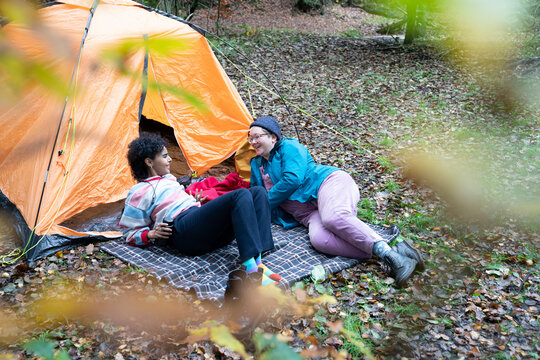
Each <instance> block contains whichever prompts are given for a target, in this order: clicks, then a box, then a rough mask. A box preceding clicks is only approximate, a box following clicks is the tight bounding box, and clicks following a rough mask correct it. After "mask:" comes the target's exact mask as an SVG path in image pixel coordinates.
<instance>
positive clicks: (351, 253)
mask: <svg viewBox="0 0 540 360" xmlns="http://www.w3.org/2000/svg"><path fill="white" fill-rule="evenodd" d="M359 201H360V192H359V191H358V186H357V185H356V183H355V182H354V180H353V179H352V177H351V176H350V175H349V174H347V173H346V172H345V171H334V172H333V173H332V174H330V175H329V176H328V177H327V178H326V179H325V180H324V181H323V183H322V184H321V187H320V188H319V194H318V198H317V207H318V209H317V210H314V211H313V212H311V213H310V214H309V215H307V216H306V217H304V218H303V219H297V220H298V221H299V222H300V223H302V224H303V225H305V226H307V227H308V228H309V239H310V241H311V244H312V245H313V247H314V248H315V249H316V250H317V251H320V252H322V253H325V254H329V255H341V256H346V257H350V258H356V259H364V258H370V257H371V256H372V249H373V244H374V243H375V242H377V241H381V240H382V238H381V237H380V236H379V235H378V234H377V233H376V232H375V231H373V230H372V229H371V228H370V227H369V226H367V225H366V224H365V223H364V222H362V221H361V220H360V219H358V217H357V211H358V208H357V206H358V202H359Z"/></svg>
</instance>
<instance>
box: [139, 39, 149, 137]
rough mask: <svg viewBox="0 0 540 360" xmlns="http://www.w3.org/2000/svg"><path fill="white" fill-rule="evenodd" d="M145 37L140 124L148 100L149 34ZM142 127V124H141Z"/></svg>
mask: <svg viewBox="0 0 540 360" xmlns="http://www.w3.org/2000/svg"><path fill="white" fill-rule="evenodd" d="M143 39H144V65H143V73H142V92H141V100H139V118H138V120H139V125H140V123H141V117H142V112H143V108H144V101H145V100H146V93H147V91H148V56H149V54H148V35H147V34H144V35H143ZM139 129H140V126H139Z"/></svg>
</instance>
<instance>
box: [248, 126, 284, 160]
mask: <svg viewBox="0 0 540 360" xmlns="http://www.w3.org/2000/svg"><path fill="white" fill-rule="evenodd" d="M248 141H249V143H250V144H251V146H253V148H254V149H255V152H256V153H257V155H259V156H262V157H263V158H265V159H266V160H268V158H269V157H270V151H272V149H273V148H274V145H275V143H276V142H277V137H276V135H274V134H271V133H270V132H268V131H267V130H266V129H263V128H261V127H258V126H253V127H252V128H251V129H249V136H248Z"/></svg>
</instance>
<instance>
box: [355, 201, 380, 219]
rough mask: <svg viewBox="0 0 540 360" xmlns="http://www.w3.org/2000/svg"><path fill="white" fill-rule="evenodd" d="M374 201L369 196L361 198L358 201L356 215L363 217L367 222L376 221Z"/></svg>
mask: <svg viewBox="0 0 540 360" xmlns="http://www.w3.org/2000/svg"><path fill="white" fill-rule="evenodd" d="M375 209H376V203H375V201H374V200H371V199H369V198H365V199H362V200H361V201H360V202H359V203H358V217H360V218H361V219H365V220H366V221H367V222H370V223H376V222H377V216H376V214H375Z"/></svg>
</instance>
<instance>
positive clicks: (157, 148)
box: [127, 132, 169, 181]
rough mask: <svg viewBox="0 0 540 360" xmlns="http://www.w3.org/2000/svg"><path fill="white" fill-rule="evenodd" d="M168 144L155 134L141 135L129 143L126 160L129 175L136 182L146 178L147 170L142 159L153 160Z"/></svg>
mask: <svg viewBox="0 0 540 360" xmlns="http://www.w3.org/2000/svg"><path fill="white" fill-rule="evenodd" d="M167 145H169V144H168V142H167V140H165V139H164V138H162V137H161V136H159V135H157V134H151V133H145V132H143V133H141V135H140V136H139V137H138V138H137V139H135V140H133V141H132V142H130V143H129V145H128V153H127V159H128V162H129V166H130V167H131V173H132V174H133V177H134V178H135V179H136V180H137V181H142V180H144V179H146V178H147V177H148V170H147V167H146V163H145V162H144V159H146V158H150V159H153V158H155V157H156V155H157V154H159V153H160V152H161V151H162V150H163V148H164V147H166V146H167Z"/></svg>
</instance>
